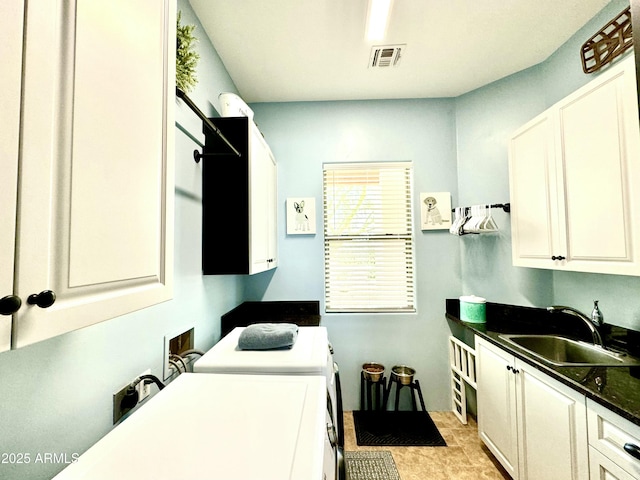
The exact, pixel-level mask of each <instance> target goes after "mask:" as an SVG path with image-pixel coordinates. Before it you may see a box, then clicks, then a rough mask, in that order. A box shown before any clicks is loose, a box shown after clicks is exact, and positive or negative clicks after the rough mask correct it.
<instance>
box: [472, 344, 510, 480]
mask: <svg viewBox="0 0 640 480" xmlns="http://www.w3.org/2000/svg"><path fill="white" fill-rule="evenodd" d="M512 365H513V356H511V355H509V354H507V353H506V352H503V351H502V350H500V349H498V348H497V347H494V346H493V345H491V344H489V343H487V342H484V341H482V339H479V338H477V337H476V368H477V384H478V391H477V400H478V434H479V436H480V439H481V440H482V441H483V442H484V444H485V445H486V446H487V448H489V450H490V451H491V453H493V454H494V455H495V457H496V458H497V459H498V461H499V462H500V463H501V464H502V466H503V467H504V468H505V470H507V472H508V473H509V475H511V477H512V478H514V479H516V480H517V479H518V478H519V477H518V431H517V421H516V388H515V375H514V374H513V373H512Z"/></svg>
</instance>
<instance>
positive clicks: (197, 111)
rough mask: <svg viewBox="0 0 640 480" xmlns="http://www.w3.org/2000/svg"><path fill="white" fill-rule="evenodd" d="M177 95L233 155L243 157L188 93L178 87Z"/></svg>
mask: <svg viewBox="0 0 640 480" xmlns="http://www.w3.org/2000/svg"><path fill="white" fill-rule="evenodd" d="M176 95H177V96H178V98H180V99H182V100H183V101H184V103H186V104H187V106H188V107H189V108H190V109H191V110H193V113H195V114H196V115H197V116H198V117H199V118H200V119H201V120H202V121H203V122H204V124H205V125H206V126H207V127H208V128H209V130H211V131H212V132H213V133H215V134H216V135H218V136H219V137H220V139H221V140H222V141H223V142H224V143H226V144H227V146H228V147H229V148H230V149H231V150H232V151H233V153H235V154H236V155H237V156H238V157H240V156H241V155H240V152H239V151H238V150H236V148H235V147H234V146H233V145H231V143H229V140H227V139H226V137H225V136H224V135H223V134H222V132H221V131H220V130H219V129H218V127H216V126H215V125H214V124H213V123H211V120H209V119H208V118H207V116H206V115H205V114H204V113H202V111H201V110H200V109H199V108H198V107H197V106H196V104H195V103H193V101H192V100H191V99H190V98H189V97H188V96H187V94H186V93H184V92H183V91H182V90H180V89H179V88H178V87H176Z"/></svg>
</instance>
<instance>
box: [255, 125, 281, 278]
mask: <svg viewBox="0 0 640 480" xmlns="http://www.w3.org/2000/svg"><path fill="white" fill-rule="evenodd" d="M250 129H251V140H250V150H251V152H252V154H251V160H250V163H251V165H250V167H249V177H250V182H249V183H250V185H251V189H250V191H249V196H250V197H251V199H250V201H249V210H250V214H249V217H250V221H249V238H250V239H251V240H250V242H249V252H250V254H249V257H250V260H249V265H250V271H249V273H251V274H254V273H259V272H263V271H265V270H270V269H272V268H275V267H276V266H277V245H276V242H277V225H276V212H277V210H276V208H277V206H276V195H277V187H276V184H277V178H276V177H277V174H276V161H275V158H274V157H273V154H272V153H271V149H270V148H269V146H268V145H267V142H265V140H264V138H263V137H262V133H260V130H258V127H257V126H256V125H255V124H251V125H250Z"/></svg>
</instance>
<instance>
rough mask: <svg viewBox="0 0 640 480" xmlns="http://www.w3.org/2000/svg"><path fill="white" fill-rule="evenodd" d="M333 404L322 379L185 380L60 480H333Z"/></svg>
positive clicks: (250, 377) (171, 386) (123, 425)
mask: <svg viewBox="0 0 640 480" xmlns="http://www.w3.org/2000/svg"><path fill="white" fill-rule="evenodd" d="M326 400H327V397H326V381H325V379H324V377H322V376H276V375H274V376H266V375H259V376H253V375H196V374H190V373H185V374H182V375H180V376H179V377H178V378H177V379H176V380H174V381H173V382H172V383H171V384H169V385H168V386H167V387H166V388H165V389H163V390H162V391H160V392H159V393H158V394H157V395H155V396H154V397H153V398H151V399H150V400H149V401H148V403H147V404H145V405H143V406H142V407H141V408H140V409H139V410H137V411H136V412H134V413H133V414H132V415H131V416H130V417H129V418H127V419H126V420H124V422H122V423H121V424H120V425H118V426H117V427H115V428H114V429H113V430H112V431H111V432H110V433H109V434H107V435H106V436H105V437H104V438H102V439H101V440H100V441H99V442H97V443H96V444H95V445H94V446H93V447H91V448H90V449H89V450H87V451H86V452H85V453H84V454H82V455H81V456H80V457H79V458H78V460H77V461H76V462H75V463H72V464H71V465H69V466H68V467H67V468H66V469H65V470H63V471H62V472H61V473H60V474H59V475H58V476H56V477H55V479H56V480H78V479H89V480H113V479H114V478H118V479H123V480H129V479H130V480H139V479H141V478H153V479H155V480H175V479H180V478H197V479H199V480H325V479H326V480H334V479H335V441H334V440H332V439H331V438H330V435H329V434H330V433H331V432H328V430H327V425H328V424H330V419H329V416H328V411H327V408H326V405H327V401H326ZM328 433H329V434H328Z"/></svg>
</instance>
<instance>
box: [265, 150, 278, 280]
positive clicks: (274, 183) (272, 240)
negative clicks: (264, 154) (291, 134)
mask: <svg viewBox="0 0 640 480" xmlns="http://www.w3.org/2000/svg"><path fill="white" fill-rule="evenodd" d="M267 151H268V153H269V163H268V168H269V176H268V178H269V192H268V197H267V203H268V205H269V212H268V215H269V237H268V242H269V248H268V250H269V254H268V255H269V259H270V262H269V268H276V267H277V266H278V166H277V165H276V159H275V158H274V157H273V154H272V153H271V150H270V149H269V147H267Z"/></svg>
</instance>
